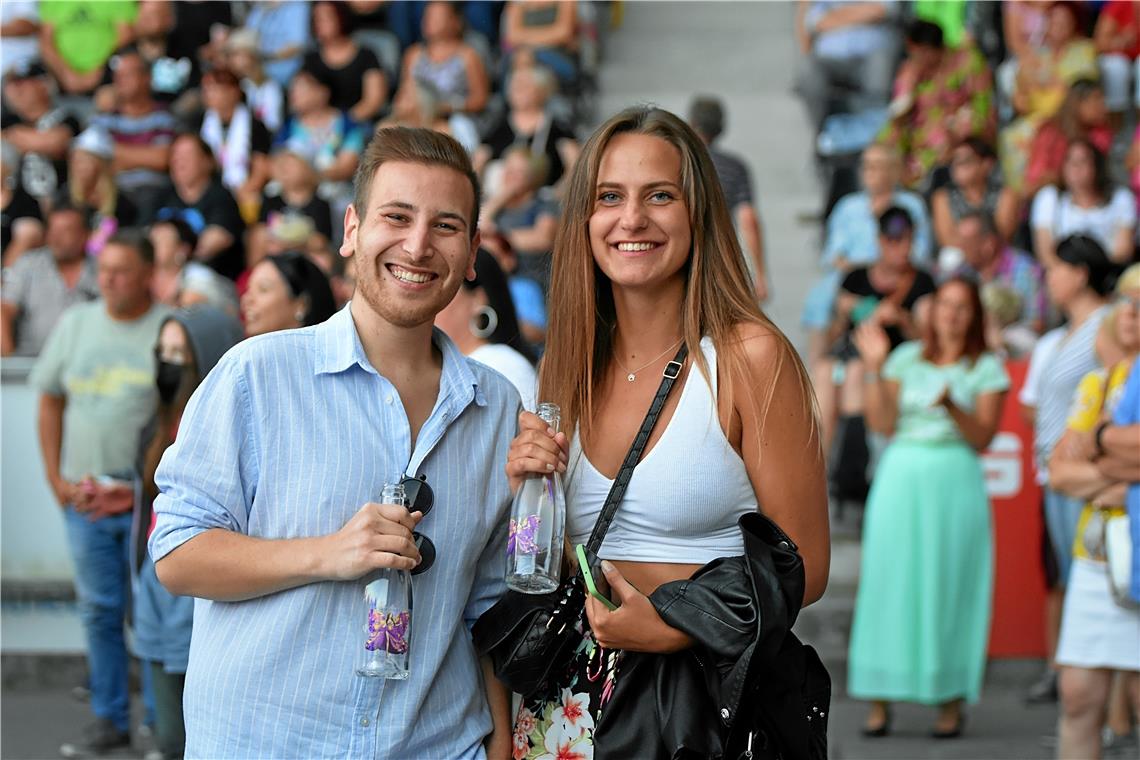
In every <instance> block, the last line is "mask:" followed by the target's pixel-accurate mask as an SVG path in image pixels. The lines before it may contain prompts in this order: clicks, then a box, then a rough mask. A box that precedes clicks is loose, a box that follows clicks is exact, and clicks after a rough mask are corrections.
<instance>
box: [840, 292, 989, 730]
mask: <svg viewBox="0 0 1140 760" xmlns="http://www.w3.org/2000/svg"><path fill="white" fill-rule="evenodd" d="M855 342H856V345H857V346H858V348H859V352H860V354H861V355H862V358H863V363H864V367H865V369H866V378H865V383H864V388H865V396H866V400H865V414H866V418H867V424H868V427H870V429H871V430H874V431H875V432H877V433H880V434H882V435H886V436H893V438H892V440H891V443H890V445H889V446H888V447H887V449H886V451H885V452H883V457H882V460H881V461H880V463H879V466H878V469H877V471H876V473H875V479H874V482H873V483H872V485H871V493H870V495H869V496H868V499H867V517H866V522H865V524H864V533H863V563H862V568H861V570H860V575H859V591H858V595H857V597H856V600H855V619H854V624H853V627H852V631H851V651H850V657H849V660H848V663H849V665H848V674H849V675H848V690H849V691H850V692H851V694H852V696H855V697H858V698H861V699H871V700H874V701H873V703H872V707H871V714H870V715H869V716H868V718H867V723H866V725H865V726H864V729H863V732H864V734H865V735H868V736H885V735H886V734H887V732H888V730H889V728H890V713H889V711H888V710H889V708H888V703H889V702H890V701H905V702H921V703H923V704H936V705H939V715H938V720H937V722H936V723H935V726H934V731H933V735H934V736H935V737H937V738H951V737H954V736H957V735H959V734H960V733H961V730H962V721H963V717H962V712H961V706H962V702H963V700H968V701H971V702H973V701H975V700H977V698H978V694H979V692H980V690H981V686H982V673H983V670H984V668H985V662H986V638H987V635H988V633H989V616H990V596H991V592H992V587H993V539H992V537H991V526H990V504H989V498H988V497H987V496H986V488H985V479H984V477H983V474H982V467H981V463H980V461H979V458H978V452H980V451H982V450H984V449H985V448H986V447H987V446H988V445H989V443H990V440H991V439H992V438H993V436H994V433H995V432H996V431H997V425H998V421H999V420H1000V417H1001V408H1002V399H1003V398H1004V396H1005V391H1006V389H1007V388H1008V387H1009V377H1008V376H1007V375H1006V373H1005V369H1004V368H1003V367H1002V364H1001V361H1000V360H999V359H998V358H997V357H996V356H994V355H993V354H990V353H988V352H987V351H986V343H985V328H984V315H983V313H982V303H981V299H980V297H979V296H978V289H977V286H975V285H974V284H973V283H971V282H969V281H967V280H963V279H951V280H948V281H947V282H945V283H943V284H942V286H941V287H939V288H938V291H937V292H936V293H935V297H934V303H933V306H932V309H931V316H930V319H929V320H928V322H927V326H926V328H925V330H924V334H923V337H922V340H920V341H913V342H910V343H905V344H903V345H901V346H899V347H898V348H896V349H895V350H894V351H891V342H890V339H889V338H888V337H887V333H886V332H885V331H884V330H883V329H882V328H881V327H880V326H878V325H876V324H874V323H873V322H868V323H866V324H864V325H862V326H860V327H859V329H858V331H857V332H856V336H855Z"/></svg>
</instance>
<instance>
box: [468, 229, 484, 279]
mask: <svg viewBox="0 0 1140 760" xmlns="http://www.w3.org/2000/svg"><path fill="white" fill-rule="evenodd" d="M482 242H483V233H482V232H480V231H479V230H475V237H473V238H471V256H470V257H468V259H467V279H468V280H474V279H475V256H476V255H477V254H478V253H479V245H480V243H482Z"/></svg>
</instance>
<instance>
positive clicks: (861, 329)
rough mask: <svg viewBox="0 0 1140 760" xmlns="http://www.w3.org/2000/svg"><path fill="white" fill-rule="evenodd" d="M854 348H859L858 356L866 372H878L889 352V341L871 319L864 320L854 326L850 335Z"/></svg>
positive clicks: (885, 334)
mask: <svg viewBox="0 0 1140 760" xmlns="http://www.w3.org/2000/svg"><path fill="white" fill-rule="evenodd" d="M852 340H854V341H855V348H857V349H859V356H860V357H862V359H863V364H864V365H865V366H866V368H867V371H868V372H874V373H878V372H879V370H881V369H882V368H883V364H884V363H886V361H887V356H888V355H889V354H890V353H891V341H890V339H889V338H887V333H886V332H885V331H884V330H883V328H881V327H879V326H878V325H877V324H875V323H874V322H872V321H867V322H864V323H863V324H861V325H859V326H858V327H856V328H855V332H854V334H853V335H852Z"/></svg>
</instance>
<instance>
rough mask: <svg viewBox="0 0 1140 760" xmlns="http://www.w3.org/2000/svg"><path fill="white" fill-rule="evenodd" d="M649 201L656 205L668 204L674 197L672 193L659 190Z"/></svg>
mask: <svg viewBox="0 0 1140 760" xmlns="http://www.w3.org/2000/svg"><path fill="white" fill-rule="evenodd" d="M649 199H650V200H651V201H653V202H654V203H668V202H669V201H671V200H673V195H672V193H667V192H665V191H664V190H658V191H657V192H655V193H654V194H653V195H651V196H649Z"/></svg>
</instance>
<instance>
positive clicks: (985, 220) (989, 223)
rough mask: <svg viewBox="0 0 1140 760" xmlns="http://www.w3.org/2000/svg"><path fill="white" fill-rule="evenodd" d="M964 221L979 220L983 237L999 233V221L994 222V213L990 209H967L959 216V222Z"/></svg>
mask: <svg viewBox="0 0 1140 760" xmlns="http://www.w3.org/2000/svg"><path fill="white" fill-rule="evenodd" d="M962 222H977V223H978V226H979V227H980V228H981V230H982V236H983V237H987V238H988V237H993V236H994V235H997V234H998V228H997V223H996V222H994V217H993V214H991V213H989V212H988V211H978V210H977V209H972V210H970V211H967V212H965V213H964V214H962V215H961V216H960V217H958V224H961V223H962Z"/></svg>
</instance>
